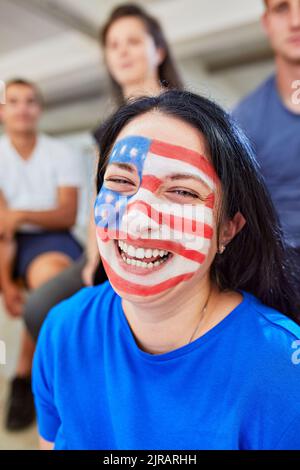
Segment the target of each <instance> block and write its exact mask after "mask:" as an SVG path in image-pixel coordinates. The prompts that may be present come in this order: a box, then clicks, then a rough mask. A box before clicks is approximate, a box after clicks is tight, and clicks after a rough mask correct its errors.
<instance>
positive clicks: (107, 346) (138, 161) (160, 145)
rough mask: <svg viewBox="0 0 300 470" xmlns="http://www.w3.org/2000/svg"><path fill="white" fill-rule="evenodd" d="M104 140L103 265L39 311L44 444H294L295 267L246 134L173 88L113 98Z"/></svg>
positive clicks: (38, 385)
mask: <svg viewBox="0 0 300 470" xmlns="http://www.w3.org/2000/svg"><path fill="white" fill-rule="evenodd" d="M100 144H101V152H100V154H101V156H102V159H101V163H99V171H98V196H97V199H96V202H95V220H96V225H97V238H98V245H99V251H100V254H101V257H102V260H103V264H104V266H105V269H106V272H107V275H108V278H109V281H107V282H106V283H105V284H103V285H101V286H99V287H95V288H88V289H83V290H82V291H81V292H80V293H78V294H77V295H76V296H74V297H73V298H71V299H69V300H67V301H66V302H64V303H62V304H60V305H59V306H57V307H56V308H55V309H54V310H53V312H52V313H51V314H50V315H49V316H48V318H47V320H46V323H45V325H44V327H43V330H42V332H41V335H40V338H39V342H38V347H37V352H36V355H35V361H34V371H33V377H34V380H33V389H34V394H35V400H36V407H37V413H38V422H39V431H40V434H41V436H42V438H43V439H44V440H46V441H49V442H55V449H287V448H288V449H296V448H299V446H300V439H299V436H300V428H299V422H300V421H299V417H300V416H299V407H300V399H299V394H298V390H299V386H300V376H299V372H298V370H296V367H295V363H294V362H293V361H292V355H293V353H294V349H293V348H294V347H293V345H294V344H295V341H297V340H298V338H299V337H300V328H299V326H298V325H297V324H296V323H294V322H293V321H292V320H291V319H290V318H288V316H290V317H293V316H296V315H297V314H298V313H299V294H298V291H297V288H296V284H297V280H298V278H297V277H296V276H297V274H296V272H294V271H293V266H292V265H291V262H290V261H289V259H288V256H287V253H286V249H285V246H284V243H283V241H282V237H281V231H280V228H279V226H278V222H277V218H276V215H275V212H274V209H273V206H272V204H271V202H270V199H269V196H268V193H267V191H266V190H265V187H264V184H263V181H262V179H261V178H260V176H259V174H258V172H257V168H256V163H255V159H254V157H253V154H252V152H251V149H250V147H249V145H248V142H247V140H246V138H245V137H244V136H243V134H242V133H241V132H240V131H239V129H238V128H237V127H236V125H235V124H234V123H233V122H232V121H231V119H230V118H229V116H228V115H227V114H226V113H225V112H224V111H223V110H222V109H220V108H219V107H218V106H217V105H215V104H214V103H212V102H210V101H209V100H206V99H204V98H201V97H199V96H197V95H194V94H191V93H187V92H179V91H168V92H166V93H164V94H161V95H159V96H157V97H151V98H141V99H139V100H137V101H133V102H130V103H129V104H127V105H126V106H124V107H122V108H121V109H119V110H118V111H117V112H116V113H115V114H114V115H113V116H112V117H111V118H110V119H109V120H108V121H107V123H106V124H105V126H104V127H103V133H102V137H101V141H100ZM103 162H104V163H103ZM225 247H226V250H225V251H224V249H225ZM281 312H282V313H281ZM249 351H251V354H250V355H249ZM62 358H64V360H63V361H62ZM249 370H251V371H255V373H252V374H251V376H250V374H249ZM91 392H92V393H91Z"/></svg>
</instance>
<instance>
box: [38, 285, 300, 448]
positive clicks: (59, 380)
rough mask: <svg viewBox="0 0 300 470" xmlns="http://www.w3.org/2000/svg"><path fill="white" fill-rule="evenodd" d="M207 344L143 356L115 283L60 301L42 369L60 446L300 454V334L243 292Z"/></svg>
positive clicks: (45, 433) (41, 389) (47, 424)
mask: <svg viewBox="0 0 300 470" xmlns="http://www.w3.org/2000/svg"><path fill="white" fill-rule="evenodd" d="M241 293H242V294H243V300H242V302H241V303H240V304H239V305H238V306H237V307H236V308H235V309H234V310H233V311H232V312H231V313H230V314H229V315H228V316H227V317H225V319H223V320H222V321H221V322H220V323H219V324H218V325H216V326H215V327H213V328H212V329H211V330H210V331H208V332H207V333H206V334H204V335H203V336H202V337H200V338H198V339H196V340H195V341H193V342H192V343H190V344H187V345H185V346H183V347H180V348H178V349H176V350H173V351H170V352H167V353H164V354H158V355H153V354H150V353H147V352H145V351H143V350H141V349H140V348H139V347H138V345H137V343H136V341H135V339H134V336H133V333H132V331H131V329H130V326H129V323H128V321H127V318H126V316H125V314H124V311H123V309H122V303H121V298H120V297H119V296H118V295H117V294H116V293H115V292H114V291H113V289H112V287H111V285H110V283H109V281H107V282H105V283H104V284H102V285H100V286H98V287H88V288H84V289H82V290H81V291H80V292H79V293H77V294H76V295H74V296H73V297H71V298H70V299H68V300H66V301H64V302H62V303H61V304H59V305H58V306H56V307H55V308H54V309H53V310H52V312H51V313H50V314H49V316H48V318H47V320H46V322H45V323H44V326H43V328H42V331H41V334H40V337H39V341H38V345H37V350H36V353H35V358H34V367H33V391H34V395H35V402H36V408H37V415H38V427H39V432H40V434H41V436H42V437H43V438H44V439H46V440H48V441H55V449H122V450H125V449H129V450H137V449H139V450H140V449H182V450H186V449H300V392H299V391H300V341H299V338H300V327H299V326H298V325H296V324H295V323H294V322H293V321H292V320H290V319H289V318H287V317H285V316H284V315H282V314H280V313H278V312H277V311H275V310H272V309H270V308H268V307H266V306H264V305H263V304H262V303H260V302H259V301H258V300H257V299H256V298H255V297H254V296H252V295H250V294H248V293H246V292H244V291H241Z"/></svg>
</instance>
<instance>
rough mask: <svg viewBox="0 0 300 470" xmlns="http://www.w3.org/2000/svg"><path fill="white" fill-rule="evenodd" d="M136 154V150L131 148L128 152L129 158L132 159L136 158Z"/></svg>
mask: <svg viewBox="0 0 300 470" xmlns="http://www.w3.org/2000/svg"><path fill="white" fill-rule="evenodd" d="M137 154H138V150H137V148H135V147H133V148H132V149H131V150H130V156H131V157H132V158H135V157H136V156H137Z"/></svg>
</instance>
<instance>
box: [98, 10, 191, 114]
mask: <svg viewBox="0 0 300 470" xmlns="http://www.w3.org/2000/svg"><path fill="white" fill-rule="evenodd" d="M127 16H134V17H136V18H139V19H140V20H141V21H142V22H143V23H144V25H145V28H146V30H147V32H148V33H149V34H150V36H151V37H152V38H153V41H154V43H155V45H156V47H157V48H161V49H162V50H163V51H164V59H163V61H162V63H161V64H160V65H159V67H158V76H159V81H160V83H161V85H162V86H163V87H165V88H169V89H171V88H176V89H182V82H181V79H180V77H179V74H178V71H177V69H176V67H175V64H174V61H173V58H172V56H171V52H170V49H169V46H168V43H167V40H166V38H165V36H164V33H163V31H162V28H161V26H160V24H159V22H158V21H157V20H156V19H155V18H153V16H150V15H149V14H148V13H147V12H146V11H145V10H144V9H143V8H141V7H139V6H138V5H134V4H131V3H127V4H124V5H120V6H119V7H117V8H115V9H114V10H113V11H112V13H111V14H110V17H109V18H108V20H107V22H106V23H105V25H104V26H103V28H102V30H101V33H100V40H101V44H102V46H103V47H105V45H106V39H107V33H108V31H109V29H110V27H111V26H112V24H113V23H114V22H115V21H117V20H119V19H120V18H125V17H127ZM110 79H111V84H112V89H113V94H114V96H115V99H116V102H117V104H118V105H121V104H123V103H124V96H123V93H122V89H121V87H120V85H119V84H118V83H117V82H116V80H114V78H113V77H112V76H111V75H110Z"/></svg>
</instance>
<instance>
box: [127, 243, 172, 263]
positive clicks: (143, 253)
mask: <svg viewBox="0 0 300 470" xmlns="http://www.w3.org/2000/svg"><path fill="white" fill-rule="evenodd" d="M118 244H119V247H120V248H121V250H122V253H121V256H122V259H123V261H124V262H125V263H126V264H129V265H131V266H138V267H140V268H147V269H151V268H154V267H156V266H159V265H160V264H162V263H164V262H165V261H166V260H167V258H164V259H161V260H156V261H155V262H154V263H153V262H146V261H141V260H140V259H132V258H127V257H126V255H125V253H128V255H129V256H134V257H135V258H141V259H145V258H151V257H152V256H158V255H159V256H166V255H167V254H168V251H164V250H157V249H155V250H151V249H150V248H147V250H144V249H143V248H137V249H135V248H134V247H133V246H132V245H126V243H124V242H122V241H121V240H120V241H119V242H118ZM125 250H126V251H125ZM133 250H134V252H133ZM124 252H125V253H124ZM147 252H148V255H149V252H151V253H150V256H147Z"/></svg>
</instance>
